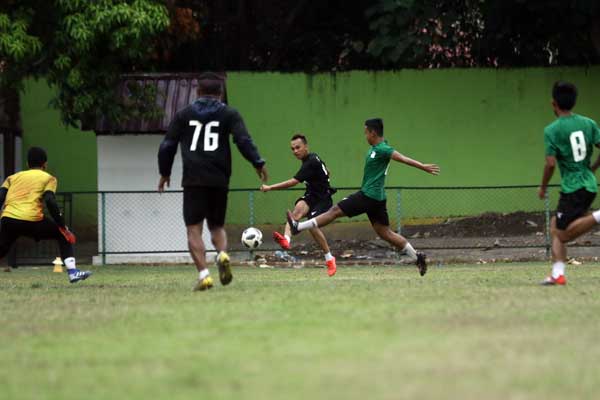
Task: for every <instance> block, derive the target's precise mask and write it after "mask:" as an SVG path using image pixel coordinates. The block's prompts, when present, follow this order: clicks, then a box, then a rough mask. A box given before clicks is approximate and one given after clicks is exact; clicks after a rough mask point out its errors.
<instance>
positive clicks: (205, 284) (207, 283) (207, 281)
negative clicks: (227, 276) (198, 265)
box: [192, 276, 213, 292]
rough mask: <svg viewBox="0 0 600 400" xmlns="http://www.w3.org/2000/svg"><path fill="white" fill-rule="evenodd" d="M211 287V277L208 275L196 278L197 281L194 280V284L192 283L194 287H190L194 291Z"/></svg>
mask: <svg viewBox="0 0 600 400" xmlns="http://www.w3.org/2000/svg"><path fill="white" fill-rule="evenodd" d="M212 287H213V279H212V278H211V277H210V276H207V277H206V278H204V279H202V280H200V279H199V280H198V282H196V284H195V285H194V288H193V289H192V290H193V291H194V292H198V291H202V290H208V289H210V288H212Z"/></svg>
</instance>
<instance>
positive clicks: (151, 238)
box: [95, 135, 214, 263]
mask: <svg viewBox="0 0 600 400" xmlns="http://www.w3.org/2000/svg"><path fill="white" fill-rule="evenodd" d="M162 138H163V136H162V135H115V136H98V137H97V140H98V190H99V191H137V190H151V191H155V190H156V189H157V187H158V179H159V175H158V161H157V160H158V159H157V154H158V146H159V144H160V142H161V140H162ZM181 174H182V168H181V157H180V155H179V151H178V152H177V156H176V157H175V163H174V165H173V172H172V175H171V187H170V188H169V191H171V192H172V191H174V190H181ZM99 201H100V204H99V206H98V213H99V215H98V222H99V224H98V230H99V232H98V237H99V241H98V251H99V252H100V251H102V248H103V246H104V241H103V240H104V238H105V239H106V251H138V252H140V251H168V250H185V249H187V237H186V231H185V225H184V222H183V211H182V206H183V199H182V193H169V192H166V193H164V194H158V193H133V194H126V193H107V194H106V195H105V204H104V210H105V215H104V226H105V227H106V231H105V232H104V233H103V232H102V226H103V224H102V218H103V216H102V210H103V207H102V200H101V199H100V200H99ZM203 237H204V242H205V244H206V246H207V249H210V250H214V247H213V245H212V243H211V242H210V234H209V232H208V228H207V227H206V223H205V226H204V232H203ZM144 260H145V261H147V262H152V263H155V262H182V261H187V262H191V258H190V257H189V254H187V252H184V253H175V254H170V253H159V254H143V253H138V254H130V255H110V256H108V257H107V258H106V262H107V263H111V262H115V263H118V262H136V263H139V262H142V261H144ZM95 261H97V262H99V263H100V262H102V260H101V259H100V258H97V259H96V260H95Z"/></svg>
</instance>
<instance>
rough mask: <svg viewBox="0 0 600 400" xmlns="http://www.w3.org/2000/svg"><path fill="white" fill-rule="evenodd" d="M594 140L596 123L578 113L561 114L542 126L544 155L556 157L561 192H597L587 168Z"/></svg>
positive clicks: (597, 137)
mask: <svg viewBox="0 0 600 400" xmlns="http://www.w3.org/2000/svg"><path fill="white" fill-rule="evenodd" d="M598 143H600V130H598V125H596V122H594V121H593V120H592V119H590V118H587V117H584V116H581V115H577V114H571V115H568V116H562V117H560V118H558V119H557V120H556V121H554V122H553V123H551V124H550V125H548V126H547V127H546V128H545V129H544V145H545V148H546V156H554V157H556V161H557V162H558V168H559V170H560V175H561V178H562V183H561V191H562V192H563V193H573V192H575V191H577V190H579V189H585V190H587V191H588V192H591V193H596V192H597V191H598V184H597V181H596V176H595V175H594V173H593V172H592V170H591V169H590V158H591V157H592V151H593V149H594V145H596V144H598Z"/></svg>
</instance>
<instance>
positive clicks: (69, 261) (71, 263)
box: [63, 257, 77, 270]
mask: <svg viewBox="0 0 600 400" xmlns="http://www.w3.org/2000/svg"><path fill="white" fill-rule="evenodd" d="M63 264H65V267H67V270H72V269H77V267H76V266H75V257H68V258H65V259H64V261H63Z"/></svg>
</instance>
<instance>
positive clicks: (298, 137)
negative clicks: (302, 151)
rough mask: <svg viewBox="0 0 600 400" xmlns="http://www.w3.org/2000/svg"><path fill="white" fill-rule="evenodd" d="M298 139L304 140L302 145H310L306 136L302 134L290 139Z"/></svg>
mask: <svg viewBox="0 0 600 400" xmlns="http://www.w3.org/2000/svg"><path fill="white" fill-rule="evenodd" d="M296 139H300V140H302V143H304V144H307V143H308V140H306V136H304V135H303V134H301V133H296V134H295V135H294V136H292V138H291V139H290V141H291V140H296Z"/></svg>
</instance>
